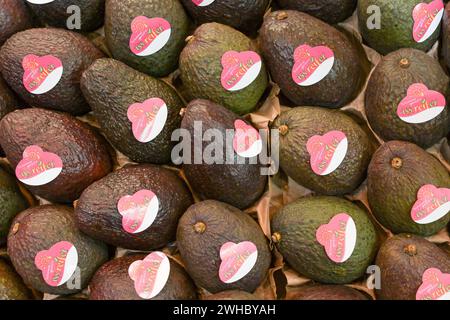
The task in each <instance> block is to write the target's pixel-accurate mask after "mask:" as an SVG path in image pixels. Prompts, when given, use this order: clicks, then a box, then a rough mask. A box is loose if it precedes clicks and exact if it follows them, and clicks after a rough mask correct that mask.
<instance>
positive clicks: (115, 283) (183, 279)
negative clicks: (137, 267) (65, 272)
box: [89, 254, 197, 300]
mask: <svg viewBox="0 0 450 320" xmlns="http://www.w3.org/2000/svg"><path fill="white" fill-rule="evenodd" d="M145 257H146V256H145V255H142V254H139V255H131V256H124V257H120V258H116V259H114V260H111V261H108V262H107V263H105V264H104V265H103V266H101V267H100V269H98V271H97V272H96V273H95V275H94V277H93V278H92V281H91V283H90V284H89V289H90V295H89V299H90V300H142V299H143V298H142V297H141V296H140V295H139V294H138V293H137V291H136V289H135V285H134V281H133V279H131V277H130V274H129V268H130V265H131V264H132V263H134V262H136V261H137V260H143V259H144V258H145ZM168 259H169V262H170V273H169V275H168V279H167V282H166V283H165V285H164V288H163V289H162V290H161V291H160V292H159V293H158V294H157V295H156V296H154V297H153V298H151V300H195V299H196V298H197V292H196V288H195V286H194V283H193V282H192V280H191V278H189V275H188V274H187V273H186V271H184V269H183V268H182V267H181V266H180V265H179V264H178V263H177V262H175V261H174V260H173V259H171V258H170V257H169V258H168Z"/></svg>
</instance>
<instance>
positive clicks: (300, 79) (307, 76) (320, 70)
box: [292, 45, 334, 87]
mask: <svg viewBox="0 0 450 320" xmlns="http://www.w3.org/2000/svg"><path fill="white" fill-rule="evenodd" d="M333 65H334V53H333V51H332V50H331V49H330V48H328V47H326V46H318V47H310V46H308V45H301V46H299V47H297V49H295V52H294V67H293V68H292V79H293V80H294V82H295V83H296V84H298V85H299V86H302V87H307V86H312V85H313V84H316V83H318V82H319V81H320V80H322V79H323V78H325V77H326V76H327V75H328V74H329V73H330V71H331V69H332V68H333Z"/></svg>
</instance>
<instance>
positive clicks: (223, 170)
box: [181, 99, 267, 209]
mask: <svg viewBox="0 0 450 320" xmlns="http://www.w3.org/2000/svg"><path fill="white" fill-rule="evenodd" d="M237 119H239V117H238V116H237V115H236V114H234V113H233V112H231V111H229V110H227V109H225V108H224V107H222V106H220V105H217V104H214V103H212V102H210V101H208V100H200V99H198V100H194V101H191V103H190V104H189V105H188V106H187V107H186V112H185V114H184V117H183V120H182V123H181V128H182V129H185V130H188V131H189V133H190V137H191V141H190V143H191V154H190V155H187V157H186V158H187V159H188V160H189V163H186V161H185V163H184V164H183V171H184V174H185V176H186V178H187V180H188V181H189V184H190V185H191V186H192V188H193V190H195V192H196V193H197V194H198V195H199V197H200V198H201V199H214V200H219V201H223V202H226V203H229V204H231V205H233V206H235V207H238V208H240V209H245V208H248V207H250V206H251V205H252V204H254V203H255V202H256V201H257V200H258V199H259V198H260V197H261V196H262V194H263V192H264V190H265V188H266V183H267V176H265V175H262V174H261V169H262V165H260V164H250V163H249V160H248V159H243V158H242V157H240V156H239V155H238V154H237V153H236V152H234V150H233V147H232V146H230V145H228V146H227V142H226V130H227V129H228V130H230V129H234V122H235V121H236V120H237ZM195 122H201V125H202V134H203V135H204V134H205V132H206V131H207V130H209V129H214V130H218V131H220V133H221V134H222V137H223V149H222V150H223V151H222V153H223V157H224V158H225V156H226V154H227V152H228V153H230V152H233V164H227V163H212V164H208V163H207V162H206V160H208V159H202V163H199V164H196V163H195V158H194V152H195V151H197V152H199V151H202V153H201V154H202V155H203V154H204V153H206V152H205V150H206V148H207V146H208V145H209V144H210V142H209V141H198V143H195V140H196V139H200V138H201V137H198V134H197V133H196V132H197V131H196V130H195ZM202 140H205V139H202ZM196 145H198V146H200V145H201V146H202V149H201V150H196V148H198V147H196ZM227 149H228V150H227ZM243 160H245V162H240V163H239V162H238V161H243ZM224 161H225V160H224Z"/></svg>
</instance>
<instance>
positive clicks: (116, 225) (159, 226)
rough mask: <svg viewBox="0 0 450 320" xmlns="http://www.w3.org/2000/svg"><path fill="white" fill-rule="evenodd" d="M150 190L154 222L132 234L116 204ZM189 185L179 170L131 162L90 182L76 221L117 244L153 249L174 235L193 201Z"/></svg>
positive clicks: (90, 234) (132, 247)
mask: <svg viewBox="0 0 450 320" xmlns="http://www.w3.org/2000/svg"><path fill="white" fill-rule="evenodd" d="M143 189H145V190H150V191H152V192H153V193H155V195H156V196H157V197H158V201H159V211H158V213H157V216H156V218H155V220H154V221H153V223H152V224H151V226H150V227H149V228H147V229H146V230H144V231H142V232H139V233H136V234H132V233H128V232H127V231H125V230H124V228H123V226H122V218H123V217H122V215H121V214H120V213H119V211H118V208H117V204H118V201H119V199H120V198H122V197H124V196H126V195H130V196H132V195H134V194H135V193H136V192H138V191H140V190H143ZM192 202H193V200H192V197H191V194H190V192H189V189H188V188H187V186H186V185H185V184H184V182H183V180H182V179H181V178H180V177H179V176H177V174H176V173H175V172H174V171H172V170H169V169H166V168H163V167H158V166H155V165H150V164H145V165H144V164H143V165H129V166H126V167H124V168H122V169H119V170H117V171H115V172H113V173H111V174H109V175H108V176H106V177H104V178H103V179H101V180H98V181H97V182H94V183H93V184H92V185H91V186H89V187H88V188H87V189H86V190H85V191H84V192H83V194H82V195H81V197H80V199H79V200H78V202H77V205H76V209H75V216H76V220H77V225H78V227H79V228H80V230H81V231H83V232H84V233H86V234H87V235H89V236H91V237H93V238H95V239H99V240H102V241H104V242H106V243H109V244H111V245H114V246H117V247H123V248H128V249H136V250H151V249H157V248H160V247H163V246H165V245H166V244H168V243H169V242H170V241H172V240H174V239H175V232H176V228H177V223H178V219H179V218H180V216H181V215H182V214H183V213H184V211H185V210H186V209H187V208H188V207H189V206H190V205H191V204H192Z"/></svg>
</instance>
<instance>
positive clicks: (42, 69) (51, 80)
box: [22, 54, 64, 94]
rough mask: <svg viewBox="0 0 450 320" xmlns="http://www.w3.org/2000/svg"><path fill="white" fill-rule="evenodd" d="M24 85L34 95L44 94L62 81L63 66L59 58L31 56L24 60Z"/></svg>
mask: <svg viewBox="0 0 450 320" xmlns="http://www.w3.org/2000/svg"><path fill="white" fill-rule="evenodd" d="M22 67H23V70H24V73H23V85H24V86H25V89H27V91H28V92H30V93H32V94H44V93H47V92H49V91H50V90H52V89H53V88H54V87H55V86H56V85H57V84H58V82H59V80H61V77H62V74H63V70H64V68H63V65H62V62H61V60H59V59H58V58H56V57H54V56H51V55H48V56H43V57H39V56H36V55H34V54H29V55H27V56H25V57H24V58H23V59H22Z"/></svg>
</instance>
